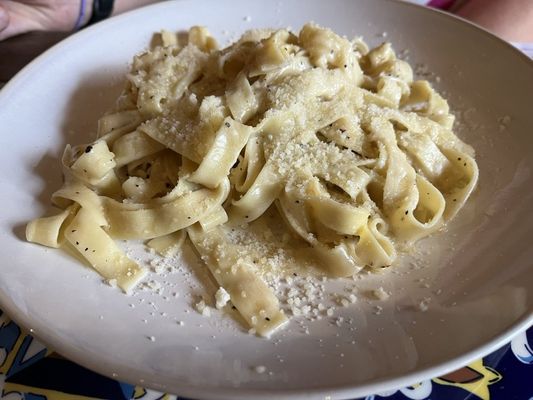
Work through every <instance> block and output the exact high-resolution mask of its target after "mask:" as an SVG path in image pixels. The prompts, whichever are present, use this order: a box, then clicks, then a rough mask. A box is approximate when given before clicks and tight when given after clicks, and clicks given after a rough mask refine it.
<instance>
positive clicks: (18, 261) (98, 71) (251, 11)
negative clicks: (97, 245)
mask: <svg viewBox="0 0 533 400" xmlns="http://www.w3.org/2000/svg"><path fill="white" fill-rule="evenodd" d="M309 20H314V21H316V22H318V23H320V24H322V25H325V26H328V27H331V28H333V29H334V30H335V31H337V32H339V33H342V34H346V35H349V36H352V35H362V36H364V38H365V39H366V40H367V41H368V42H369V43H370V44H372V45H375V44H378V43H379V42H381V41H383V40H384V36H385V33H386V40H390V41H391V42H392V43H393V45H394V47H395V49H397V50H398V51H400V50H405V49H408V50H409V53H408V54H407V53H403V54H404V56H406V55H407V56H408V58H409V61H410V62H411V63H412V64H413V65H418V67H417V68H416V70H417V71H418V72H419V73H422V74H425V72H424V71H425V70H427V71H431V72H432V73H433V75H431V76H430V78H434V79H433V80H435V81H438V82H436V86H437V88H438V89H439V90H441V91H442V92H444V95H445V97H447V98H448V99H449V103H450V104H451V105H452V108H453V109H454V110H455V111H457V112H458V114H459V116H460V117H461V118H459V120H460V121H462V123H461V124H459V126H458V133H459V135H460V136H461V137H463V138H464V139H465V140H466V141H467V142H468V143H470V144H472V145H473V146H474V147H475V148H476V150H477V160H478V163H479V167H480V170H481V178H480V182H479V188H478V189H477V191H476V193H475V194H474V196H473V197H472V199H471V201H470V202H469V204H468V206H467V207H466V208H465V209H464V210H463V211H462V213H461V214H460V215H459V217H458V218H457V219H456V220H455V221H454V222H453V223H452V224H451V226H450V227H449V230H448V232H446V233H442V234H438V235H436V236H435V237H432V238H429V239H427V240H425V241H423V243H422V244H421V246H420V248H421V249H422V250H421V251H422V256H420V257H419V261H418V265H420V264H421V263H422V264H423V265H425V267H423V268H420V269H416V268H411V267H410V266H409V263H408V260H407V261H405V262H404V263H403V264H404V265H403V266H399V267H398V270H399V271H400V273H398V274H395V273H393V272H388V273H386V274H383V275H379V276H374V277H369V278H366V279H364V280H361V281H359V282H360V283H359V285H360V287H361V290H364V289H365V288H373V287H374V288H375V287H377V286H383V287H384V288H385V289H386V290H388V291H390V292H391V293H392V296H391V298H390V299H389V300H388V301H386V302H381V303H376V302H372V301H365V300H362V299H361V301H359V302H358V303H357V304H356V305H355V306H353V307H348V308H345V309H342V311H341V312H340V314H339V315H342V316H344V317H345V320H348V319H349V318H352V319H353V323H352V324H341V325H342V326H341V327H337V326H336V325H335V324H331V323H328V321H321V322H318V323H309V324H308V328H309V331H310V334H309V335H306V334H305V333H302V331H301V330H300V329H299V328H298V325H297V324H292V325H291V327H290V328H289V329H288V330H285V331H284V332H281V333H280V334H279V335H278V336H277V337H276V340H270V341H268V340H264V339H260V338H257V337H255V336H251V335H248V334H246V333H243V329H242V328H241V327H239V326H238V325H237V324H236V323H234V322H233V321H232V320H231V319H229V318H227V317H223V316H221V315H219V314H217V315H215V316H213V317H212V318H210V319H206V318H204V317H202V316H201V315H199V314H198V313H195V312H192V311H190V309H191V307H190V303H191V302H192V301H193V300H192V299H193V297H191V296H189V295H187V293H190V292H192V293H193V294H198V293H200V291H201V285H198V284H197V283H195V282H196V281H198V280H199V281H202V279H203V278H202V273H197V274H196V273H195V275H196V276H195V277H190V276H188V275H187V274H186V273H177V274H174V275H169V276H168V277H166V278H161V277H157V278H156V279H160V280H161V281H162V282H163V283H165V282H166V283H167V284H168V286H166V288H165V293H164V294H163V295H156V294H149V293H145V294H138V295H136V296H134V297H127V296H125V295H123V294H121V293H120V292H119V291H118V290H114V289H112V288H110V287H107V286H105V285H103V284H102V283H101V281H100V278H99V277H98V276H97V275H96V273H94V272H93V271H91V270H90V269H88V268H85V267H82V266H81V264H79V262H78V261H76V260H74V259H73V258H71V257H70V256H68V255H66V254H64V253H62V252H60V251H57V250H52V249H45V248H43V247H39V246H36V245H32V244H29V243H26V242H25V241H24V240H23V232H24V225H25V223H26V221H28V220H29V219H31V218H33V217H36V216H39V215H41V213H42V212H43V211H45V209H46V208H47V207H48V206H49V198H50V194H51V193H52V192H53V191H54V190H56V189H57V188H59V186H60V182H61V174H60V169H59V162H58V156H59V154H60V153H61V151H62V149H63V147H64V145H65V143H79V142H84V141H86V140H87V139H86V138H87V137H88V134H89V133H90V132H92V131H94V129H95V122H96V120H97V118H98V117H99V116H100V115H101V113H102V112H103V111H104V110H106V109H107V108H108V107H109V106H110V105H111V104H112V103H113V101H114V98H115V96H116V95H117V93H118V91H119V90H120V86H121V82H122V76H123V74H124V72H125V71H126V70H127V67H128V63H129V61H130V60H131V57H132V56H133V55H134V54H135V53H137V52H139V51H140V50H141V49H143V48H145V47H146V45H147V43H148V42H149V40H150V37H151V34H152V32H153V31H158V30H160V29H161V28H166V29H171V30H180V29H187V28H188V27H190V26H191V25H195V24H202V25H205V26H207V27H209V29H210V30H211V31H212V32H213V33H214V34H215V35H216V36H217V37H218V38H219V39H220V41H221V42H222V43H224V42H227V41H228V40H229V39H231V38H235V37H237V34H240V33H241V32H242V31H243V30H245V29H249V28H252V27H287V26H292V27H293V28H295V29H298V28H299V27H300V26H301V25H302V24H303V23H305V22H306V21H309ZM228 32H229V33H228ZM224 44H225V43H224ZM437 77H439V78H440V79H437ZM532 96H533V63H532V62H531V61H530V60H528V59H527V58H526V57H525V56H523V55H521V54H520V53H519V52H518V51H517V50H515V49H514V48H512V47H511V46H510V45H508V44H506V43H504V42H503V41H501V40H499V39H497V38H496V37H494V36H492V35H490V34H488V33H487V32H484V31H483V30H481V29H478V28H476V27H475V26H473V25H470V24H468V23H465V22H463V21H461V20H459V19H456V18H453V17H450V16H448V15H446V14H444V13H440V12H436V11H431V10H428V9H423V8H420V7H417V6H412V5H409V4H405V3H400V2H393V1H383V0H382V1H376V0H357V1H353V0H334V1H328V2H325V1H321V0H306V1H303V0H302V1H289V0H284V1H278V2H263V1H259V0H234V1H233V0H232V1H224V2H221V1H215V0H211V1H207V0H204V1H200V0H190V1H189V0H184V1H177V2H164V3H161V4H158V5H155V6H152V7H148V8H145V9H141V10H137V11H134V12H131V13H128V14H126V15H123V16H120V17H117V18H113V19H111V20H109V21H106V22H104V23H101V24H98V25H96V26H94V27H91V28H89V29H86V30H83V31H81V32H80V33H78V34H76V35H73V36H72V37H71V38H69V39H67V40H65V41H64V42H62V43H60V44H59V45H57V46H55V47H54V48H53V49H51V50H49V51H48V52H46V53H45V54H43V55H42V56H41V57H39V58H38V59H37V60H35V61H34V62H32V63H31V64H30V65H29V66H27V67H26V68H25V69H24V70H23V71H22V72H20V73H19V74H18V75H17V76H16V77H15V78H14V79H13V80H12V81H11V82H10V83H9V84H8V85H7V86H6V87H5V88H4V89H2V91H1V92H0V121H1V125H0V131H1V132H0V156H1V159H2V168H0V190H1V199H2V213H1V217H0V248H1V249H2V253H1V255H0V304H1V307H2V309H4V310H5V311H6V312H7V313H8V314H9V315H10V316H12V317H13V318H14V319H15V321H17V322H18V323H20V324H21V325H22V326H24V327H26V328H32V329H33V332H34V334H35V335H36V336H37V337H38V338H40V339H41V340H42V341H44V342H45V343H46V344H48V345H49V346H51V347H52V348H54V349H56V350H57V351H58V352H59V353H61V354H63V355H64V356H66V357H68V358H70V359H72V360H74V361H76V362H78V363H80V364H82V365H84V366H87V367H89V368H91V369H94V370H96V371H98V372H101V373H103V374H106V375H109V376H113V377H114V378H117V379H122V380H126V381H129V382H134V383H140V384H141V385H145V386H148V387H152V388H155V389H159V390H166V391H170V392H175V393H179V394H181V395H185V396H191V397H197V398H232V399H238V398H241V399H249V398H261V397H263V398H264V397H269V396H273V395H277V396H282V397H293V398H311V397H317V398H318V397H323V396H327V395H330V396H332V397H334V398H345V397H355V396H363V395H366V394H370V393H372V392H377V391H383V390H386V389H391V388H394V387H400V386H405V385H409V384H412V383H414V382H416V381H419V380H422V379H428V378H431V377H432V376H436V375H438V374H440V373H445V372H447V371H450V370H452V369H454V368H457V367H460V366H462V365H463V364H465V363H467V362H469V361H471V360H473V359H475V358H477V357H480V356H482V355H484V354H486V353H488V352H490V351H491V350H494V349H496V348H497V347H498V346H500V345H502V344H504V343H505V342H506V341H507V340H509V338H510V337H511V335H512V334H513V333H515V332H518V331H519V330H520V329H523V328H525V327H526V326H527V325H529V324H530V323H531V321H532V319H533V317H532V310H533V297H532V293H533V274H532V273H531V272H532V271H531V269H532V265H533V263H532V261H531V260H532V259H533V246H531V237H532V236H533V213H532V207H533V191H532V190H531V188H532V187H533V175H532V168H533V158H532V154H533V139H532V138H533V136H532V135H531V134H532V129H533V112H532V111H533V109H532V104H533V101H532ZM424 249H426V250H424ZM185 261H186V263H188V264H190V265H191V268H193V267H194V266H195V265H196V269H194V270H198V268H199V266H198V264H197V263H196V261H195V258H194V256H193V255H192V254H190V253H186V254H185ZM193 278H194V279H193ZM418 279H423V281H422V282H421V281H419V280H418ZM426 283H427V284H428V285H429V288H426V287H424V286H425V284H426ZM337 284H339V283H337ZM340 284H342V283H340ZM208 290H212V286H209V285H208ZM174 291H178V292H180V294H181V295H180V297H178V298H174V297H172V296H171V294H172V293H173V292H174ZM164 296H168V298H167V299H165V297H164ZM426 297H427V298H430V299H431V300H430V303H429V309H428V310H427V311H426V312H421V311H419V310H418V309H417V308H416V304H418V302H419V301H420V300H421V299H423V298H426ZM141 299H145V300H144V302H143V301H142V300H141ZM167 300H168V301H167ZM150 302H152V303H153V304H149V303H150ZM130 304H133V305H134V306H135V308H132V307H131V306H130ZM376 305H380V306H381V307H383V310H382V312H381V313H380V314H379V315H376V313H373V312H372V310H373V308H374V307H375V306H376ZM151 313H153V315H151ZM143 320H147V322H146V323H145V322H144V321H143ZM177 320H182V321H184V322H185V325H184V326H180V325H179V324H177V323H176V321H177ZM353 328H355V329H353ZM149 336H154V338H155V339H156V340H155V341H153V342H152V341H150V340H148V339H147V337H149ZM213 336H214V338H213ZM257 365H264V366H265V367H266V369H267V372H271V374H269V373H264V374H258V373H256V372H255V371H254V370H253V368H252V367H253V366H257Z"/></svg>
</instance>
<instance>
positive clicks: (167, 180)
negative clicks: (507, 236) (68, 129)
mask: <svg viewBox="0 0 533 400" xmlns="http://www.w3.org/2000/svg"><path fill="white" fill-rule="evenodd" d="M160 39H161V40H160V41H159V42H160V44H159V45H157V46H155V47H154V48H152V49H151V50H149V51H146V52H144V53H142V54H139V55H137V56H136V57H135V58H134V60H133V63H132V66H131V71H130V73H129V74H128V75H127V81H126V85H125V88H124V90H123V92H122V94H121V95H120V97H119V98H118V100H117V103H116V106H115V108H114V109H113V110H111V111H110V112H109V113H108V114H106V115H104V116H103V117H102V118H101V119H100V120H99V122H98V129H97V135H96V139H95V140H94V141H92V142H91V143H89V144H85V145H79V146H67V148H66V149H65V152H64V155H63V158H62V164H63V172H64V175H65V183H64V186H63V187H62V188H61V189H60V190H58V191H57V192H55V193H54V195H53V197H52V200H53V203H54V205H55V206H57V207H59V208H60V209H61V211H60V212H59V213H58V214H57V215H55V216H52V217H45V218H39V219H36V220H34V221H32V222H30V223H29V224H28V226H27V230H26V236H27V239H28V240H29V241H32V242H36V243H41V244H43V245H46V246H49V247H61V246H62V245H69V246H71V247H73V248H74V249H76V250H77V251H78V252H79V253H80V255H81V256H82V257H84V258H85V259H86V261H87V262H88V263H89V264H91V265H92V266H93V268H94V269H95V270H96V271H98V273H100V274H101V275H102V276H103V277H104V278H105V279H107V280H116V282H117V284H118V286H120V287H121V288H122V289H123V290H124V291H129V290H131V289H132V288H133V287H134V286H135V284H136V283H138V282H139V281H140V280H141V279H142V277H143V276H144V275H145V274H146V269H145V268H143V267H141V266H139V265H137V264H136V263H135V262H134V261H132V260H129V259H128V258H127V257H126V256H125V254H124V253H123V252H122V250H120V248H119V247H118V246H117V245H116V244H115V242H114V239H146V240H148V242H147V245H148V246H149V247H150V248H152V249H153V250H155V251H157V252H158V253H160V254H162V255H163V256H171V255H175V254H176V253H177V252H178V251H179V249H180V248H181V246H182V245H183V244H184V243H185V240H186V239H187V237H189V238H190V239H191V241H192V243H193V245H194V248H195V249H196V251H197V252H198V253H199V255H200V256H201V258H202V260H203V261H204V262H205V264H206V266H207V268H208V269H209V271H210V273H211V274H212V276H213V277H214V278H215V280H216V281H217V282H218V284H219V285H220V286H221V287H222V288H223V289H225V290H226V291H227V293H229V295H230V297H231V301H232V302H233V304H234V306H235V307H236V308H237V310H238V311H239V313H240V314H241V315H242V316H243V318H244V320H245V321H246V322H247V324H248V325H249V326H250V327H251V328H252V329H254V330H255V331H256V332H257V333H259V334H260V335H263V336H269V335H270V334H271V333H272V332H273V331H274V330H276V329H277V328H279V327H280V326H282V325H283V324H284V323H285V322H286V321H287V316H286V315H285V314H284V312H283V311H282V310H281V308H280V304H279V301H278V299H277V298H276V296H275V294H274V292H273V290H272V289H271V288H270V287H269V286H268V284H267V283H266V281H264V280H263V279H262V277H261V276H259V274H258V272H260V271H259V270H258V269H257V266H254V265H252V264H254V263H255V261H250V260H251V259H253V257H256V258H261V259H266V256H265V257H263V256H262V255H260V254H258V250H257V249H262V250H263V251H266V250H265V249H266V248H268V246H267V244H268V243H267V242H268V237H269V235H270V236H273V235H274V234H273V233H272V232H273V231H274V230H275V229H274V230H272V231H271V228H272V226H274V225H275V226H277V229H278V231H276V235H279V236H281V237H282V238H283V240H285V236H287V238H286V239H287V240H286V241H285V242H278V243H282V244H280V245H279V246H281V247H283V246H285V244H287V243H290V246H293V245H294V246H296V248H291V251H292V250H294V254H300V255H301V254H306V255H307V256H309V258H310V259H312V260H313V263H312V268H309V269H310V270H311V269H312V270H313V271H315V270H316V268H315V267H318V268H319V271H320V272H319V273H322V274H324V275H326V276H329V277H348V276H352V275H354V274H357V273H358V272H359V271H360V270H361V269H363V268H367V269H373V268H384V267H389V266H391V265H393V264H394V262H395V259H396V257H397V249H396V247H397V245H398V244H405V243H407V244H412V243H414V242H416V241H417V240H419V239H421V238H423V237H426V236H428V235H430V234H432V233H434V232H436V231H437V230H439V229H440V228H442V227H443V226H445V225H446V223H447V222H448V221H450V220H451V219H452V218H453V217H454V216H455V215H456V214H457V213H458V212H459V211H460V209H461V208H462V207H463V206H464V205H465V203H466V201H467V200H468V198H469V197H470V195H471V194H472V192H473V190H474V189H475V186H476V183H477V180H478V176H479V170H478V167H477V164H476V161H475V153H474V150H473V149H472V148H471V147H470V146H469V145H468V144H466V143H464V142H462V141H461V140H460V139H459V138H458V137H457V135H456V134H455V133H454V131H453V130H452V128H453V124H454V116H453V115H452V114H451V113H450V109H449V106H448V103H447V102H446V100H445V99H444V98H443V97H442V96H441V95H440V94H438V93H437V92H436V91H435V90H434V89H433V88H432V86H431V84H430V83H429V82H427V81H425V80H418V79H417V78H416V77H415V75H414V73H413V70H412V69H411V67H410V66H409V64H408V63H407V62H405V61H403V60H400V59H398V58H397V57H396V54H395V52H394V49H393V48H392V46H391V45H390V44H389V43H383V44H381V45H380V46H377V47H375V48H373V49H369V48H368V47H367V45H366V44H365V43H364V42H363V41H362V40H361V39H354V40H349V39H347V38H345V37H341V36H339V35H337V34H335V33H334V32H333V31H331V30H329V29H326V28H321V27H319V26H317V25H315V24H306V25H304V26H303V27H302V29H301V30H300V32H299V33H298V34H295V33H292V32H290V31H288V30H285V29H281V30H252V31H248V32H246V33H244V34H243V36H242V37H241V38H240V39H239V40H238V41H237V42H235V43H234V44H232V45H230V46H228V47H226V48H224V49H220V50H219V49H217V45H216V41H215V40H214V38H213V37H211V36H210V35H209V33H208V31H207V29H205V28H203V27H192V28H191V29H190V31H189V35H188V40H187V41H186V42H184V41H183V40H181V39H182V38H178V36H177V35H175V34H174V33H171V32H168V31H164V32H163V33H162V34H161V38H160ZM267 219H268V220H269V223H266V222H265V221H266V220H267ZM269 224H270V225H269ZM233 231H239V232H241V233H242V232H248V233H252V232H255V231H260V232H262V233H265V235H264V238H263V236H261V238H262V239H258V240H259V241H260V240H264V242H261V243H256V244H257V246H255V247H256V248H255V250H254V249H249V248H247V247H246V246H247V245H249V243H250V242H246V241H245V242H238V241H235V242H232V241H231V240H229V239H230V237H232V236H231V234H230V232H233ZM289 233H290V234H289ZM236 235H237V234H236ZM237 236H238V235H237ZM237 236H236V237H237ZM254 240H255V239H254ZM243 243H247V244H243ZM252 243H254V242H252ZM272 243H274V242H272ZM283 243H284V244H283ZM262 246H263V247H262ZM279 250H280V247H277V248H276V251H279ZM269 251H270V250H269ZM276 254H277V253H276ZM303 265H305V267H306V268H307V267H308V266H309V265H308V264H306V263H303ZM284 267H285V268H286V270H287V271H288V270H289V269H290V268H289V267H288V265H285V266H284ZM287 271H285V272H287Z"/></svg>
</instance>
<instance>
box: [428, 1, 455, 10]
mask: <svg viewBox="0 0 533 400" xmlns="http://www.w3.org/2000/svg"><path fill="white" fill-rule="evenodd" d="M453 3H455V0H431V1H430V2H429V3H428V6H430V7H435V8H440V9H443V10H448V9H449V8H450V7H451V6H453Z"/></svg>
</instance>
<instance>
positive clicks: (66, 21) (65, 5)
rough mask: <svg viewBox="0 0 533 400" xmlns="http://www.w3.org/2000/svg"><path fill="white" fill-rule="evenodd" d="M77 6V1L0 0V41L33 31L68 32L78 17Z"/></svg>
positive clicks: (78, 2)
mask: <svg viewBox="0 0 533 400" xmlns="http://www.w3.org/2000/svg"><path fill="white" fill-rule="evenodd" d="M80 3H81V1H80V0H18V1H16V0H0V40H3V39H6V38H8V37H11V36H15V35H19V34H21V33H25V32H29V31H35V30H54V31H70V30H72V29H73V28H74V25H75V23H76V20H77V18H78V15H79V12H80ZM87 3H90V2H87Z"/></svg>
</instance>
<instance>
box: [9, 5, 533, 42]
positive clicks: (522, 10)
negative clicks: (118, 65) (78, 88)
mask: <svg viewBox="0 0 533 400" xmlns="http://www.w3.org/2000/svg"><path fill="white" fill-rule="evenodd" d="M92 1H93V0H86V2H85V13H84V14H85V16H84V19H83V21H82V24H81V25H82V26H83V25H84V24H86V23H87V21H88V20H89V18H90V14H91V10H92ZM157 1H158V0H115V6H114V9H113V15H116V14H120V13H122V12H124V11H128V10H131V9H133V8H137V7H140V6H143V5H147V4H150V3H155V2H157ZM80 4H81V0H0V40H3V39H6V38H8V37H11V36H15V35H19V34H22V33H25V32H29V31H35V30H53V31H71V30H73V29H74V25H75V23H76V20H77V18H78V15H79V11H80ZM454 11H455V13H456V14H457V15H459V16H461V17H463V18H466V19H468V20H470V21H472V22H474V23H476V24H478V25H481V26H483V27H484V28H486V29H488V30H490V31H492V32H494V33H495V34H496V35H499V36H501V37H502V38H504V39H506V40H511V41H517V42H533V0H467V1H464V2H463V3H462V4H461V6H460V7H459V8H458V9H457V10H454Z"/></svg>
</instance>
